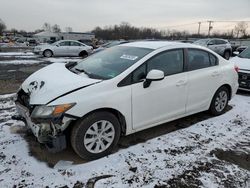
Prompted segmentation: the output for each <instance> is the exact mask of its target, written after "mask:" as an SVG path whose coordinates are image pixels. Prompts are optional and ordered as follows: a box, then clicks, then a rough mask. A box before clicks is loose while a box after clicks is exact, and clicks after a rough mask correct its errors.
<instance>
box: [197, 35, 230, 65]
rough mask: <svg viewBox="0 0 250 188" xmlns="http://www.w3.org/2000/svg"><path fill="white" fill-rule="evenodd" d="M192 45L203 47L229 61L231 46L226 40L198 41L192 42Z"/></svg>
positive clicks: (210, 39)
mask: <svg viewBox="0 0 250 188" xmlns="http://www.w3.org/2000/svg"><path fill="white" fill-rule="evenodd" d="M194 44H197V45H201V46H205V47H207V48H209V49H210V50H213V51H214V52H216V53H217V54H219V55H221V56H222V57H224V58H225V59H227V60H228V59H229V58H230V57H231V55H232V46H231V44H230V43H229V42H228V40H224V39H219V38H207V39H200V40H197V41H195V42H194Z"/></svg>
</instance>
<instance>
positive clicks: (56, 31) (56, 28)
mask: <svg viewBox="0 0 250 188" xmlns="http://www.w3.org/2000/svg"><path fill="white" fill-rule="evenodd" d="M52 32H54V33H60V32H61V28H60V26H59V25H57V24H55V25H53V26H52Z"/></svg>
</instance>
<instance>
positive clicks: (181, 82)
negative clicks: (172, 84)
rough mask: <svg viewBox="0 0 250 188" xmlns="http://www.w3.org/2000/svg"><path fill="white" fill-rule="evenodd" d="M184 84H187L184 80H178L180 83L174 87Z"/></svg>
mask: <svg viewBox="0 0 250 188" xmlns="http://www.w3.org/2000/svg"><path fill="white" fill-rule="evenodd" d="M186 84H187V81H186V80H180V81H178V82H176V86H183V85H186Z"/></svg>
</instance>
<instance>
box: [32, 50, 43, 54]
mask: <svg viewBox="0 0 250 188" xmlns="http://www.w3.org/2000/svg"><path fill="white" fill-rule="evenodd" d="M33 53H34V54H35V55H43V52H42V51H37V50H34V51H33Z"/></svg>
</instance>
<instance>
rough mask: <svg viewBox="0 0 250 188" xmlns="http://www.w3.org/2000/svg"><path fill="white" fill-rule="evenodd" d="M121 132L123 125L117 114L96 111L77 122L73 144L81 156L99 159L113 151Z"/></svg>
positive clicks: (72, 137) (72, 134) (72, 138)
mask: <svg viewBox="0 0 250 188" xmlns="http://www.w3.org/2000/svg"><path fill="white" fill-rule="evenodd" d="M102 128H103V129H102ZM105 129H106V131H105ZM97 130H98V131H97ZM101 130H102V131H101ZM120 134H121V126H120V123H119V121H118V119H117V118H116V117H115V115H113V114H112V113H109V112H105V111H100V112H95V113H92V114H90V115H88V116H87V117H85V118H84V119H80V120H79V121H77V122H76V124H75V125H74V127H73V129H72V132H71V145H72V148H73V149H74V151H75V152H76V153H77V154H78V155H79V156H80V157H81V158H83V159H91V160H92V159H97V158H101V157H103V156H106V155H108V154H109V153H111V151H112V149H113V148H114V147H115V146H116V144H117V143H118V141H119V138H120ZM104 138H105V139H104ZM106 139H107V140H106Z"/></svg>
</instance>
